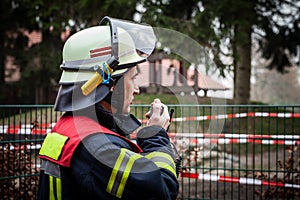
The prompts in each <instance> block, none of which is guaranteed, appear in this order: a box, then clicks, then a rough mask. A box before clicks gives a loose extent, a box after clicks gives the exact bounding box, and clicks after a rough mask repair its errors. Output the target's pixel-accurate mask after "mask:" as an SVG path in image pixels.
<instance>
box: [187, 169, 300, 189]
mask: <svg viewBox="0 0 300 200" xmlns="http://www.w3.org/2000/svg"><path fill="white" fill-rule="evenodd" d="M181 177H184V178H192V179H200V180H207V181H218V182H231V183H239V184H247V185H262V186H273V187H288V188H296V189H300V185H297V184H289V183H280V182H273V181H264V180H260V179H253V178H237V177H231V176H218V175H213V174H201V173H191V172H181Z"/></svg>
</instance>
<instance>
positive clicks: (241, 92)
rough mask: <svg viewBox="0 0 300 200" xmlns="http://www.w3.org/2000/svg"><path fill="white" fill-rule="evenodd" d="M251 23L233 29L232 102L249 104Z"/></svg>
mask: <svg viewBox="0 0 300 200" xmlns="http://www.w3.org/2000/svg"><path fill="white" fill-rule="evenodd" d="M251 30H252V29H251V24H247V23H244V24H239V25H237V26H236V29H235V45H236V46H235V47H236V54H237V55H236V58H235V59H236V62H235V63H236V66H235V74H234V76H235V79H234V80H235V81H234V103H235V104H249V102H250V77H251Z"/></svg>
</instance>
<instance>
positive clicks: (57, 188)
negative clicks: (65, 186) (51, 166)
mask: <svg viewBox="0 0 300 200" xmlns="http://www.w3.org/2000/svg"><path fill="white" fill-rule="evenodd" d="M61 193H62V191H61V179H60V178H56V195H57V200H61Z"/></svg>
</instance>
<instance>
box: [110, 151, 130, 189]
mask: <svg viewBox="0 0 300 200" xmlns="http://www.w3.org/2000/svg"><path fill="white" fill-rule="evenodd" d="M125 154H126V152H125V151H123V149H121V152H120V155H119V157H118V159H117V161H116V163H115V166H114V168H113V170H112V173H111V175H110V178H109V181H108V184H107V188H106V191H107V192H109V193H111V191H112V188H113V186H114V183H115V180H116V176H117V174H118V171H119V167H120V165H121V163H122V161H123V159H124V157H125Z"/></svg>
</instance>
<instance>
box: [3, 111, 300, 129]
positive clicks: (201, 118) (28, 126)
mask: <svg viewBox="0 0 300 200" xmlns="http://www.w3.org/2000/svg"><path fill="white" fill-rule="evenodd" d="M244 117H278V118H300V113H273V112H271V113H268V112H248V113H235V114H220V115H206V116H195V117H177V118H173V119H172V121H173V122H184V121H205V120H213V119H231V118H244ZM146 121H147V120H141V122H142V123H145V122H146ZM54 125H55V123H45V124H37V127H36V128H33V125H32V124H26V125H21V126H18V125H15V126H8V125H2V126H0V133H8V134H30V133H31V134H46V133H47V132H49V131H50V130H51V128H52V127H53V126H54Z"/></svg>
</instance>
